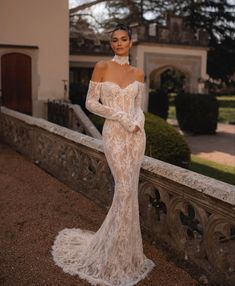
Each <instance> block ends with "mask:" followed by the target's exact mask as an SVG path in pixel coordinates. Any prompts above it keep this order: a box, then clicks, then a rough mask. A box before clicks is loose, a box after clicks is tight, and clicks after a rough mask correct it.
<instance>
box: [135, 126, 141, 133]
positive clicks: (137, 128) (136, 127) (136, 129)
mask: <svg viewBox="0 0 235 286" xmlns="http://www.w3.org/2000/svg"><path fill="white" fill-rule="evenodd" d="M138 131H140V128H139V126H138V125H136V126H135V128H134V130H133V132H134V133H136V132H138Z"/></svg>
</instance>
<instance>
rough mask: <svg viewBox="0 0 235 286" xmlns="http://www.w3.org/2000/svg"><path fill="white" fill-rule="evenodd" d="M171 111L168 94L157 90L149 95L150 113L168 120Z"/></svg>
mask: <svg viewBox="0 0 235 286" xmlns="http://www.w3.org/2000/svg"><path fill="white" fill-rule="evenodd" d="M168 109H169V98H168V94H167V92H166V91H164V90H155V91H151V92H150V93H149V112H151V113H153V114H156V115H158V116H159V117H161V118H163V119H165V120H166V119H167V117H168Z"/></svg>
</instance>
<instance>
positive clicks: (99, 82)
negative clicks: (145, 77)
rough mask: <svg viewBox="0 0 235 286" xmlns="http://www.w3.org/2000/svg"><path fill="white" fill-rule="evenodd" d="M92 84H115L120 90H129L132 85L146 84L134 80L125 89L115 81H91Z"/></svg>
mask: <svg viewBox="0 0 235 286" xmlns="http://www.w3.org/2000/svg"><path fill="white" fill-rule="evenodd" d="M91 82H93V83H98V84H101V85H102V84H105V83H111V84H113V85H116V86H117V87H118V88H119V89H123V90H124V89H127V88H128V87H130V86H132V85H134V84H135V83H137V84H140V85H144V83H143V82H141V81H138V80H134V81H132V82H131V83H129V84H128V85H127V86H125V87H121V86H120V85H119V84H118V83H116V82H114V81H109V80H105V81H92V80H91Z"/></svg>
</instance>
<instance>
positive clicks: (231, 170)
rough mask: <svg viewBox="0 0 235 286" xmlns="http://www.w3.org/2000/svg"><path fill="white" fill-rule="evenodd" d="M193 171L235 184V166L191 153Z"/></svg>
mask: <svg viewBox="0 0 235 286" xmlns="http://www.w3.org/2000/svg"><path fill="white" fill-rule="evenodd" d="M189 169H190V170H191V171H194V172H196V173H199V174H202V175H205V176H208V177H211V178H214V179H217V180H220V181H223V182H226V183H229V184H232V185H235V167H230V166H225V165H222V164H218V163H215V162H212V161H209V160H206V159H202V158H200V157H198V156H195V155H191V164H190V166H189Z"/></svg>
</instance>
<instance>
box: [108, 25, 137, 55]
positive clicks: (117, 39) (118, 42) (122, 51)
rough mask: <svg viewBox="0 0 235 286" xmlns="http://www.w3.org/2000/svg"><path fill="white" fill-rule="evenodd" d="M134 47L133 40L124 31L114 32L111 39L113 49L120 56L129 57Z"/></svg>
mask: <svg viewBox="0 0 235 286" xmlns="http://www.w3.org/2000/svg"><path fill="white" fill-rule="evenodd" d="M131 46H132V40H131V39H130V38H129V36H128V33H127V32H126V31H124V30H117V31H114V32H113V34H112V38H111V47H112V49H113V51H114V53H115V54H116V55H118V56H127V55H128V54H129V49H130V48H131Z"/></svg>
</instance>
